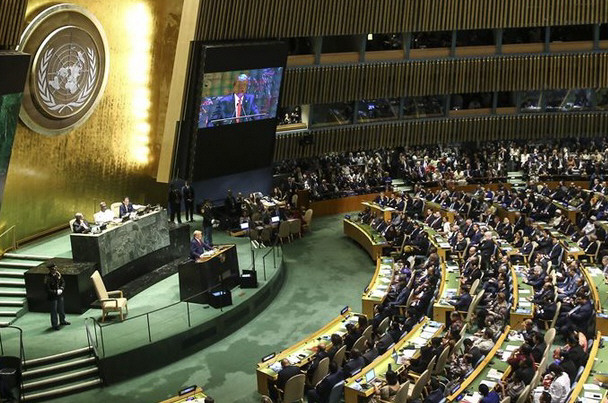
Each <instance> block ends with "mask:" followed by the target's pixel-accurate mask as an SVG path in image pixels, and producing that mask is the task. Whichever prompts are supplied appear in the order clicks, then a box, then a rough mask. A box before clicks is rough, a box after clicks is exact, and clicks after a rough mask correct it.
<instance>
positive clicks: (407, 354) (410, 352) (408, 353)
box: [397, 348, 416, 365]
mask: <svg viewBox="0 0 608 403" xmlns="http://www.w3.org/2000/svg"><path fill="white" fill-rule="evenodd" d="M414 354H416V350H414V349H412V348H410V349H405V350H403V351H402V352H401V353H399V357H398V358H397V364H399V365H401V364H403V363H404V362H405V360H409V359H410V358H412V357H413V356H414ZM399 361H401V362H399Z"/></svg>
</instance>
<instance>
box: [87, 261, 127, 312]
mask: <svg viewBox="0 0 608 403" xmlns="http://www.w3.org/2000/svg"><path fill="white" fill-rule="evenodd" d="M91 280H92V281H93V286H94V287H95V293H96V294H97V298H98V299H99V302H100V303H101V311H102V314H101V321H102V322H103V321H104V320H105V318H106V315H107V314H108V312H119V314H120V320H124V315H123V309H124V310H125V312H126V313H127V314H128V313H129V309H128V308H127V299H126V298H124V297H123V295H122V291H120V290H117V291H107V290H106V286H105V285H104V283H103V280H102V279H101V275H100V274H99V272H98V271H97V270H96V271H95V272H94V273H93V274H92V275H91ZM113 296H118V297H113Z"/></svg>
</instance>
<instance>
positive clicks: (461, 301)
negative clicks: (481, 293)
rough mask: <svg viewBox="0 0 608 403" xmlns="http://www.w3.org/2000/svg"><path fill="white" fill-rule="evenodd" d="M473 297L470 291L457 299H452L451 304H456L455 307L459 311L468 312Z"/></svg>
mask: <svg viewBox="0 0 608 403" xmlns="http://www.w3.org/2000/svg"><path fill="white" fill-rule="evenodd" d="M472 301H473V298H472V297H471V295H470V294H469V293H466V294H462V295H460V296H459V297H458V298H457V299H456V300H454V301H452V302H451V304H452V305H454V308H455V309H456V310H457V311H461V312H466V311H467V310H468V309H469V305H471V302H472Z"/></svg>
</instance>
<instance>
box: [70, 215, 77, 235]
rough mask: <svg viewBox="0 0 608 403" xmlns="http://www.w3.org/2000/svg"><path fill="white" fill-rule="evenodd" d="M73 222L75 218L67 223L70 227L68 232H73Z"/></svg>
mask: <svg viewBox="0 0 608 403" xmlns="http://www.w3.org/2000/svg"><path fill="white" fill-rule="evenodd" d="M75 222H76V219H75V218H72V219H71V220H70V221H69V225H70V231H72V232H74V223H75Z"/></svg>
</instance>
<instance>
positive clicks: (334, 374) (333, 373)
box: [307, 362, 344, 403]
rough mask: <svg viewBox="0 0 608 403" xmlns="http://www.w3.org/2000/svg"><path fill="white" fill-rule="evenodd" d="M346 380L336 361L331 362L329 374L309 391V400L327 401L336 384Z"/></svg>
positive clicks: (322, 402) (321, 402) (316, 401)
mask: <svg viewBox="0 0 608 403" xmlns="http://www.w3.org/2000/svg"><path fill="white" fill-rule="evenodd" d="M343 380H344V372H342V370H341V369H340V368H338V364H336V363H335V362H331V363H329V374H328V375H327V376H326V377H325V378H323V379H322V380H321V382H319V383H318V384H317V385H316V386H315V388H314V389H311V390H309V391H308V393H307V397H308V402H309V403H310V402H314V403H327V402H328V401H329V395H330V394H331V390H332V389H333V387H334V386H336V384H337V383H338V382H340V381H343Z"/></svg>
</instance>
